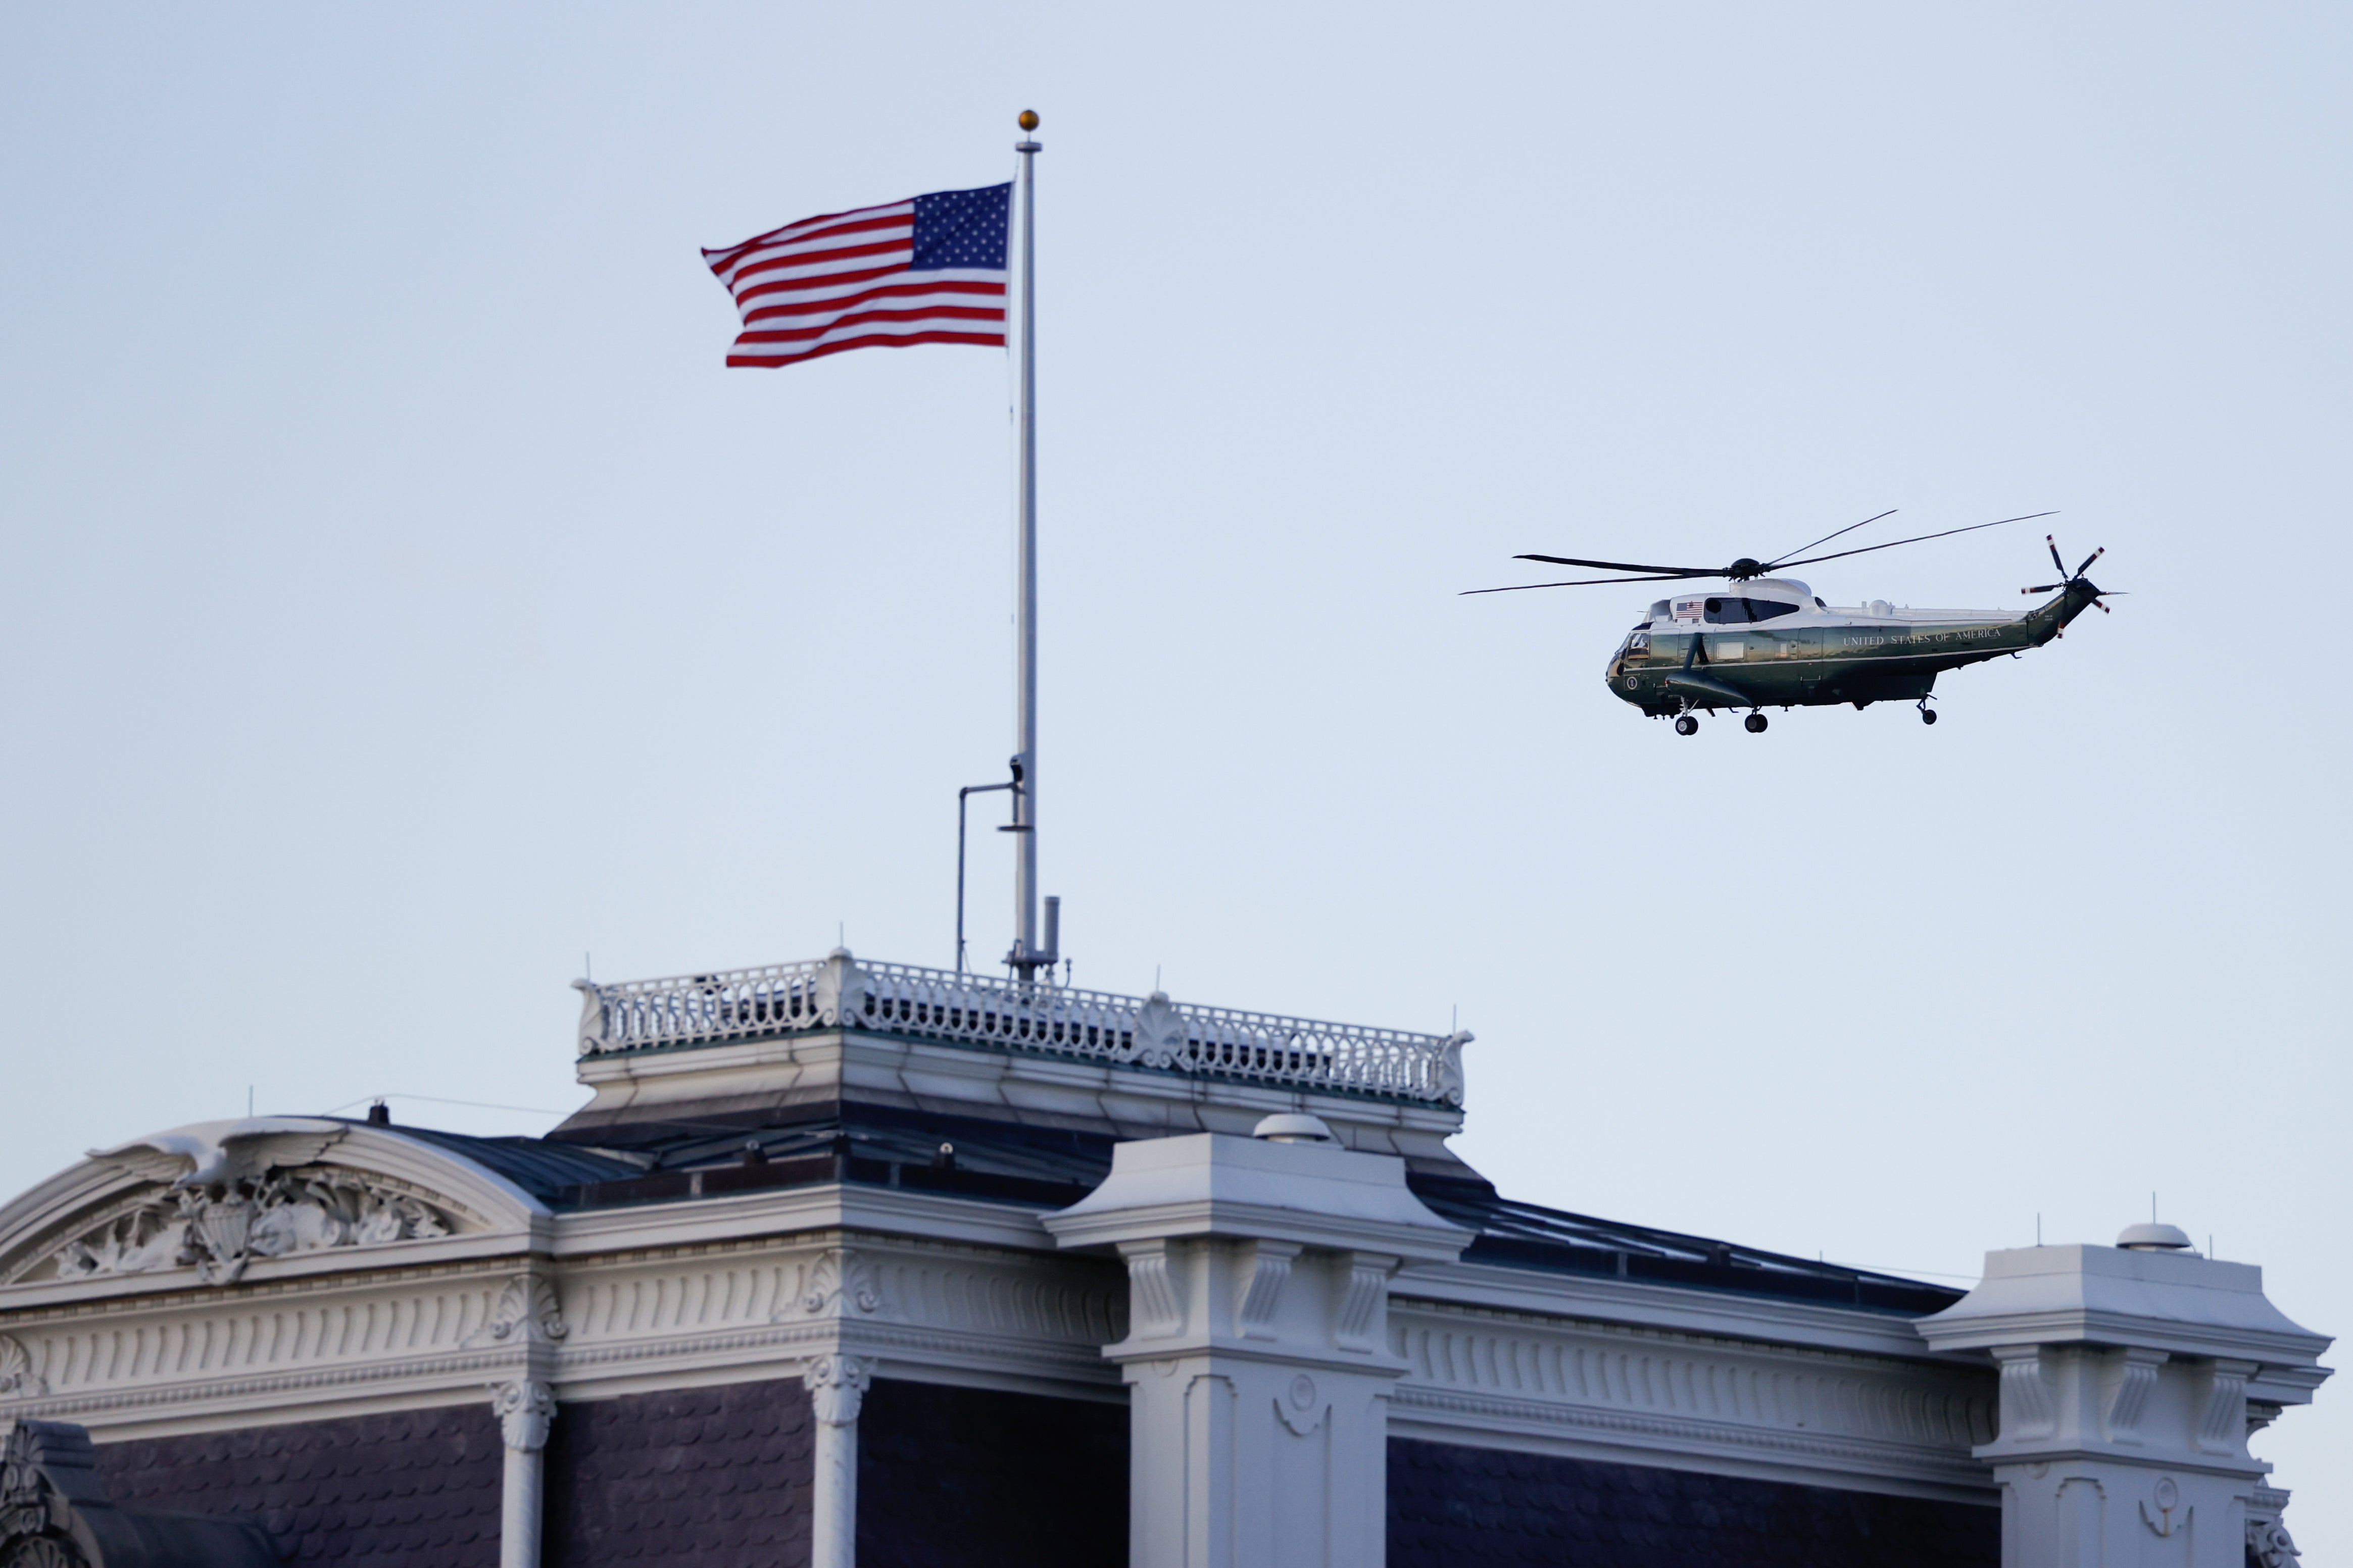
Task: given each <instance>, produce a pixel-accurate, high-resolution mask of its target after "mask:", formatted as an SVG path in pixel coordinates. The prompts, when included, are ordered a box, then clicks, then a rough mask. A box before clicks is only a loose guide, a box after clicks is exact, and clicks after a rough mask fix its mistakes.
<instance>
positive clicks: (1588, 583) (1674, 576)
mask: <svg viewBox="0 0 2353 1568" xmlns="http://www.w3.org/2000/svg"><path fill="white" fill-rule="evenodd" d="M1702 575H1706V576H1716V575H1720V574H1716V573H1706V574H1702V573H1697V572H1672V573H1669V574H1667V575H1666V576H1663V577H1579V578H1577V580H1575V581H1574V582H1569V583H1514V584H1512V585H1511V586H1510V587H1508V588H1465V589H1463V590H1462V592H1461V594H1458V595H1455V597H1457V598H1461V597H1463V596H1465V595H1471V594H1516V593H1518V592H1519V591H1520V590H1521V589H1523V588H1590V587H1592V586H1593V585H1594V584H1598V583H1680V582H1682V581H1683V579H1684V578H1686V577H1697V576H1702Z"/></svg>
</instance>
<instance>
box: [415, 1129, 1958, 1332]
mask: <svg viewBox="0 0 2353 1568" xmlns="http://www.w3.org/2000/svg"><path fill="white" fill-rule="evenodd" d="M810 1110H812V1112H813V1114H810V1115H809V1116H807V1119H806V1120H803V1121H797V1122H794V1123H792V1124H790V1125H785V1126H770V1127H761V1128H747V1127H744V1126H737V1125H727V1124H713V1125H709V1126H698V1125H695V1124H693V1123H691V1122H672V1123H665V1124H662V1126H661V1127H660V1128H659V1131H658V1132H657V1131H655V1130H653V1129H649V1128H644V1127H640V1128H639V1129H637V1130H636V1131H637V1132H638V1140H639V1141H638V1142H636V1143H635V1145H634V1146H633V1147H632V1148H630V1149H628V1150H627V1151H626V1152H624V1151H614V1150H604V1149H596V1148H589V1147H583V1146H582V1145H580V1144H577V1143H571V1142H554V1141H552V1140H547V1139H538V1138H470V1137H465V1136H462V1135H460V1134H458V1133H451V1132H435V1131H427V1130H426V1129H422V1128H410V1127H403V1128H401V1129H399V1131H401V1132H403V1133H404V1134H406V1135H407V1136H410V1137H414V1138H419V1139H422V1140H425V1141H427V1142H433V1143H436V1144H438V1145H439V1146H441V1147H443V1148H446V1149H448V1150H449V1151H450V1152H454V1153H459V1154H463V1155H465V1156H466V1157H467V1158H469V1159H472V1160H475V1161H478V1162H480V1163H482V1164H485V1165H488V1166H490V1167H491V1169H493V1170H495V1171H497V1172H498V1173H500V1174H501V1175H504V1176H505V1177H507V1178H508V1179H509V1180H510V1181H512V1182H514V1183H515V1184H517V1185H518V1186H521V1187H522V1188H524V1189H525V1190H526V1191H529V1192H531V1193H532V1194H533V1195H534V1196H537V1197H539V1198H540V1199H541V1200H542V1201H543V1202H544V1203H546V1204H548V1205H550V1206H552V1207H555V1208H559V1209H575V1210H577V1209H592V1208H608V1207H615V1206H619V1205H637V1204H653V1203H677V1202H682V1201H692V1200H695V1199H699V1198H705V1197H718V1196H723V1195H726V1194H734V1193H743V1192H751V1191H758V1190H765V1189H769V1188H780V1187H794V1186H807V1185H814V1184H821V1183H828V1182H836V1181H846V1182H852V1183H858V1184H868V1185H875V1186H889V1187H907V1188H913V1189H918V1190H922V1191H928V1192H937V1193H942V1194H953V1195H955V1196H958V1197H965V1198H974V1199H978V1200H981V1201H983V1202H990V1203H1006V1204H1016V1205H1023V1206H1025V1207H1029V1208H1035V1209H1039V1210H1044V1209H1057V1208H1066V1207H1068V1206H1069V1205H1071V1204H1074V1203H1076V1202H1078V1201H1079V1200H1080V1199H1081V1198H1082V1197H1084V1196H1085V1195H1086V1194H1089V1193H1090V1192H1092V1191H1093V1190H1094V1188H1095V1187H1096V1186H1097V1185H1098V1184H1101V1183H1102V1181H1103V1178H1104V1177H1105V1176H1107V1175H1108V1174H1109V1173H1110V1172H1111V1160H1112V1147H1113V1143H1114V1142H1117V1140H1116V1139H1114V1138H1113V1137H1112V1136H1111V1135H1109V1134H1107V1133H1102V1132H1092V1131H1081V1130H1073V1129H1068V1128H1051V1127H1037V1126H1027V1125H1022V1124H1018V1123H1010V1122H1005V1121H993V1120H987V1119H983V1118H977V1117H956V1116H945V1115H940V1114H937V1113H933V1112H925V1111H917V1110H904V1109H901V1108H898V1107H893V1106H878V1105H863V1104H859V1103H856V1102H848V1101H836V1102H834V1103H832V1104H830V1105H828V1106H824V1107H813V1108H810ZM1409 1184H1410V1185H1411V1187H1412V1189H1413V1191H1414V1193H1415V1194H1416V1195H1417V1196H1419V1198H1420V1199H1421V1201H1422V1202H1423V1203H1424V1204H1426V1205H1429V1207H1430V1209H1432V1210H1433V1211H1434V1212H1436V1213H1437V1214H1438V1215H1440V1217H1441V1218H1443V1219H1448V1220H1451V1221H1452V1222H1454V1223H1455V1224H1457V1225H1460V1226H1465V1227H1467V1228H1469V1229H1471V1230H1472V1231H1475V1232H1476V1233H1477V1237H1476V1239H1474V1240H1473V1241H1472V1243H1471V1246H1470V1247H1469V1248H1468V1249H1467V1250H1466V1251H1465V1252H1464V1253H1463V1258H1464V1260H1465V1261H1467V1262H1474V1263H1491V1264H1496V1265H1500V1266H1502V1267H1504V1268H1529V1269H1535V1270H1539V1271H1544V1272H1550V1273H1570V1274H1587V1275H1600V1276H1607V1277H1614V1278H1619V1279H1631V1280H1636V1281H1641V1282H1643V1283H1648V1284H1654V1285H1671V1286H1681V1287H1684V1288H1687V1289H1702V1290H1719V1291H1732V1292H1736V1293H1738V1294H1742V1295H1749V1296H1767V1297H1777V1298H1781V1299H1785V1300H1803V1301H1814V1302H1819V1303H1821V1304H1823V1305H1825V1306H1840V1307H1856V1308H1862V1309H1863V1310H1870V1311H1880V1312H1890V1313H1895V1314H1899V1315H1902V1316H1905V1317H1918V1316H1922V1315H1925V1314H1926V1313H1930V1312H1937V1311H1941V1310H1944V1309H1945V1308H1947V1307H1949V1306H1951V1305H1952V1304H1953V1303H1954V1302H1955V1301H1957V1300H1959V1299H1960V1297H1961V1295H1962V1292H1960V1291H1958V1290H1955V1289H1948V1288H1947V1287H1944V1286H1939V1285H1930V1284H1926V1283H1923V1282H1921V1281H1918V1280H1914V1279H1903V1278H1901V1277H1899V1276H1895V1275H1890V1274H1881V1273H1876V1272H1873V1271H1871V1270H1868V1269H1861V1268H1847V1267H1844V1266H1842V1265H1839V1264H1833V1263H1827V1262H1820V1261H1817V1260H1815V1259H1811V1258H1790V1257H1786V1256H1783V1255H1782V1254H1779V1253H1775V1252H1767V1251H1765V1250H1762V1249H1760V1248H1757V1247H1742V1246H1739V1245H1736V1244H1735V1243H1731V1242H1725V1241H1718V1240H1715V1239H1714V1238H1711V1237H1697V1236H1688V1235H1684V1234H1683V1233H1681V1232H1677V1231H1670V1230H1660V1229H1657V1228H1654V1227H1651V1226H1639V1225H1630V1224H1627V1223H1624V1222H1622V1221H1618V1220H1608V1219H1600V1218H1597V1217H1595V1216H1593V1215H1581V1214H1573V1213H1569V1212H1567V1211H1565V1210H1561V1209H1551V1208H1546V1207H1544V1206H1543V1205H1539V1204H1531V1203H1523V1202H1520V1201H1518V1200H1516V1199H1513V1198H1507V1197H1504V1196H1503V1195H1502V1194H1499V1193H1498V1192H1496V1190H1495V1188H1494V1187H1493V1184H1490V1183H1488V1182H1486V1181H1483V1180H1481V1179H1478V1178H1476V1177H1470V1178H1459V1177H1449V1176H1444V1175H1434V1174H1430V1173H1421V1172H1416V1173H1412V1174H1411V1175H1410V1176H1409Z"/></svg>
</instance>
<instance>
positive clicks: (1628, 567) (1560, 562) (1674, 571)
mask: <svg viewBox="0 0 2353 1568" xmlns="http://www.w3.org/2000/svg"><path fill="white" fill-rule="evenodd" d="M1512 559H1513V560H1514V561H1543V562H1546V563H1550V564H1551V565H1555V566H1598V567H1599V568H1600V569H1601V570H1602V571H1604V572H1651V573H1655V574H1658V575H1660V576H1662V577H1721V576H1723V575H1724V568H1722V567H1721V566H1637V565H1636V564H1634V563H1632V562H1631V561H1580V560H1578V559H1577V557H1576V556H1574V555H1514V556H1513V557H1512ZM1529 585H1530V586H1531V587H1533V586H1535V584H1529Z"/></svg>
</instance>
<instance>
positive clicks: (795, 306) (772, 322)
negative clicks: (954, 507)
mask: <svg viewBox="0 0 2353 1568" xmlns="http://www.w3.org/2000/svg"><path fill="white" fill-rule="evenodd" d="M1012 195H1013V187H1012V186H1011V185H1010V184H1004V185H983V186H982V187H981V188H980V189H978V190H976V191H934V192H933V193H932V194H931V195H927V196H917V197H915V198H914V199H913V200H912V201H904V202H892V203H891V204H890V205H887V206H879V207H860V208H859V209H858V210H856V211H855V212H846V213H828V214H826V215H825V216H822V217H812V218H803V219H802V220H801V221H800V222H798V223H788V224H786V225H785V226H784V227H782V228H773V229H770V230H769V231H768V232H767V233H765V234H763V235H757V236H754V237H752V238H750V239H747V240H745V241H744V243H743V244H741V245H731V246H729V247H727V248H726V249H724V250H706V251H704V252H703V253H702V259H703V260H704V261H705V262H707V263H709V264H710V267H711V270H712V272H714V273H716V274H717V275H718V278H719V281H721V282H722V283H724V284H725V285H726V286H727V291H728V292H729V293H730V294H732V295H733V296H734V297H735V309H736V310H737V311H738V312H739V313H740V314H741V315H742V316H743V318H744V331H743V332H742V333H741V335H739V336H738V337H737V338H736V340H735V346H734V347H733V349H731V350H730V351H729V352H728V355H727V363H729V364H731V365H766V366H775V365H781V364H792V363H796V362H797V361H800V360H805V359H817V358H818V357H820V356H822V355H825V354H832V353H841V352H842V351H843V350H844V349H875V348H888V349H902V348H905V347H907V346H908V345H909V344H911V343H979V344H982V345H984V346H986V347H988V348H1002V347H1004V346H1005V278H1006V268H1005V237H1006V223H1007V219H1008V215H1009V213H1010V211H1011V205H1012Z"/></svg>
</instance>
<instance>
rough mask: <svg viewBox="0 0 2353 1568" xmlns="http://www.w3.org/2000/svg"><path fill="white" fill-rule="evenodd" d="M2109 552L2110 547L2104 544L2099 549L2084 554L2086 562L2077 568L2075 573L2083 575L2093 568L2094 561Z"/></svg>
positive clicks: (2079, 575)
mask: <svg viewBox="0 0 2353 1568" xmlns="http://www.w3.org/2000/svg"><path fill="white" fill-rule="evenodd" d="M2107 552H2108V547H2107V546H2106V545H2105V544H2103V545H2101V546H2100V547H2099V548H2098V549H2097V550H2094V551H2093V552H2091V553H2090V554H2089V555H2086V556H2084V563H2083V564H2082V565H2081V566H2078V567H2076V568H2075V575H2076V576H2078V577H2081V576H2082V575H2083V574H2084V573H2086V572H2089V571H2090V570H2091V569H2092V563H2093V562H2094V561H2097V560H2098V559H2099V558H2100V557H2101V556H2103V555H2105V554H2106V553H2107Z"/></svg>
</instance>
